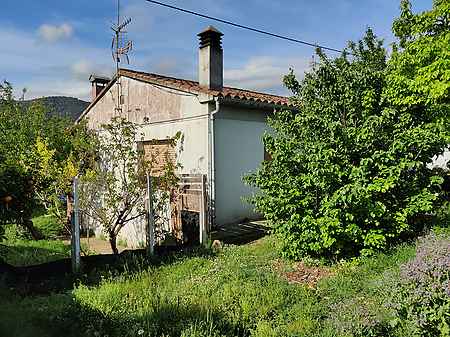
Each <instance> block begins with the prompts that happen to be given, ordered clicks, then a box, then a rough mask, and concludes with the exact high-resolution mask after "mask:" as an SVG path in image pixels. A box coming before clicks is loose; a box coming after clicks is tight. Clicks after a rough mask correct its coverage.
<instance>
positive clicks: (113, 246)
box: [109, 233, 119, 255]
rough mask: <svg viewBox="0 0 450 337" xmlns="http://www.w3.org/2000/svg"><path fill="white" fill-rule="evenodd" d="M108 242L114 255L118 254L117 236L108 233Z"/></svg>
mask: <svg viewBox="0 0 450 337" xmlns="http://www.w3.org/2000/svg"><path fill="white" fill-rule="evenodd" d="M109 244H110V245H111V249H112V251H113V253H114V254H115V255H117V254H119V250H118V249H117V236H116V235H114V234H111V233H109Z"/></svg>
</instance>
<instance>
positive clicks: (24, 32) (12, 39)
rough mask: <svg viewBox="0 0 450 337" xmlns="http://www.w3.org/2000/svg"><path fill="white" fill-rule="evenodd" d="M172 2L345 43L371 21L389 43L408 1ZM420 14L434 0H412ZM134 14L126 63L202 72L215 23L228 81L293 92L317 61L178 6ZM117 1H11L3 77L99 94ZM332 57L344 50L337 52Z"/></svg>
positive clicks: (50, 90)
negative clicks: (203, 49)
mask: <svg viewBox="0 0 450 337" xmlns="http://www.w3.org/2000/svg"><path fill="white" fill-rule="evenodd" d="M160 1H162V2H166V3H168V4H171V5H175V6H179V7H183V8H186V9H189V10H194V11H198V12H202V13H205V14H208V15H211V16H216V17H219V18H223V19H225V20H230V21H234V22H237V23H240V24H244V25H248V26H252V27H255V28H259V29H263V30H267V31H270V32H273V33H277V34H281V35H286V36H289V37H293V38H297V39H301V40H305V41H309V42H312V43H317V44H321V45H326V46H329V47H332V48H336V49H342V48H344V47H345V46H346V44H347V42H348V41H349V40H353V41H355V40H358V39H360V38H361V37H362V36H363V34H364V31H365V30H366V29H367V27H371V28H372V29H373V30H374V32H375V33H376V34H377V35H378V36H379V37H380V38H383V39H384V41H385V43H386V45H387V46H388V45H389V44H391V43H392V42H393V41H394V40H395V39H394V37H393V35H392V33H391V26H392V21H393V20H394V18H396V17H397V16H398V15H399V2H400V0H271V1H268V0H246V1H242V0H160ZM412 4H413V10H414V11H416V12H420V11H424V10H427V9H429V8H431V5H432V0H412ZM121 13H122V15H123V16H125V17H131V18H132V24H131V25H130V26H129V27H128V29H127V31H128V38H129V39H131V40H133V43H134V49H133V51H132V52H131V53H130V64H129V65H128V64H122V67H125V68H131V69H136V70H140V71H146V72H153V73H158V74H162V75H168V76H176V77H181V78H186V79H193V80H197V66H198V61H197V59H198V37H197V33H198V32H200V31H202V30H203V29H204V28H205V27H207V26H208V25H213V26H215V27H216V28H218V29H219V30H220V31H221V32H223V33H224V37H223V48H224V82H225V85H230V86H234V87H239V88H245V89H251V90H257V91H263V92H268V93H274V94H282V95H285V94H288V93H287V91H286V89H285V88H283V86H282V77H283V75H285V74H286V73H287V72H288V71H289V68H293V69H294V70H295V73H296V74H297V76H298V77H299V78H301V77H302V76H303V74H304V72H305V71H307V70H308V68H309V67H310V65H311V62H312V60H313V55H314V50H313V48H311V47H307V46H304V45H299V44H295V43H292V42H288V41H283V40H278V39H275V38H270V37H267V36H264V35H260V34H257V33H253V32H248V31H245V30H240V29H238V28H234V27H230V26H226V25H224V24H221V23H217V22H212V21H209V20H206V19H202V18H198V17H194V16H190V15H187V14H183V13H178V12H174V11H172V10H170V9H167V8H163V7H158V6H156V5H153V4H150V3H148V2H146V1H145V0H121ZM116 17H117V0H77V1H61V0H39V1H35V0H1V10H0V81H3V80H7V81H9V82H10V83H12V84H13V86H14V88H15V92H16V95H17V96H20V95H21V94H22V89H23V88H26V89H27V91H26V96H25V97H26V98H27V99H30V98H35V97H42V96H60V95H63V96H72V97H77V98H80V99H84V100H89V99H90V97H89V93H90V83H89V81H88V78H89V75H90V74H92V73H95V74H98V75H106V76H112V75H113V73H114V63H113V59H112V56H111V40H112V30H111V28H110V27H111V24H112V22H113V21H115V20H116V19H115V18H116ZM328 54H329V55H330V56H331V57H333V56H336V53H332V52H331V53H328Z"/></svg>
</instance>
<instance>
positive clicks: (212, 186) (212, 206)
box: [208, 97, 220, 231]
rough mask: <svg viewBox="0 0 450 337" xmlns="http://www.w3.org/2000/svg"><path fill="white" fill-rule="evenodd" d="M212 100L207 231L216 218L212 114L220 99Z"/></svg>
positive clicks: (214, 112) (216, 111) (216, 109)
mask: <svg viewBox="0 0 450 337" xmlns="http://www.w3.org/2000/svg"><path fill="white" fill-rule="evenodd" d="M214 101H215V103H216V108H215V110H213V111H211V112H210V113H209V120H208V145H209V146H208V147H209V149H208V157H209V158H208V162H209V165H208V166H209V172H208V178H209V179H208V180H209V181H208V185H209V200H208V201H209V207H208V216H209V221H208V222H209V231H210V230H211V229H212V227H213V225H214V224H215V218H216V206H215V201H216V188H215V181H216V165H215V159H216V158H215V151H214V150H215V143H214V138H215V137H214V115H215V114H216V113H218V112H219V110H220V101H219V98H218V97H215V98H214Z"/></svg>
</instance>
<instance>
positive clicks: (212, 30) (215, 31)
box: [197, 26, 223, 36]
mask: <svg viewBox="0 0 450 337" xmlns="http://www.w3.org/2000/svg"><path fill="white" fill-rule="evenodd" d="M205 34H217V35H219V36H223V33H222V32H220V31H219V30H218V29H217V28H216V27H214V26H208V27H206V28H205V29H204V30H202V31H201V32H200V33H198V34H197V36H202V35H205Z"/></svg>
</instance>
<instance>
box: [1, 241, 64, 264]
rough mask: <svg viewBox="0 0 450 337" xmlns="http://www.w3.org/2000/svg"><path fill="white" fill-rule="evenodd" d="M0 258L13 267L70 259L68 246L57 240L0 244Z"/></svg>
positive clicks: (4, 242) (5, 242)
mask: <svg viewBox="0 0 450 337" xmlns="http://www.w3.org/2000/svg"><path fill="white" fill-rule="evenodd" d="M0 257H1V258H2V259H3V260H5V261H6V262H7V263H9V264H12V265H14V266H27V265H34V264H39V263H44V262H49V261H55V260H59V259H62V258H66V257H70V245H67V244H65V243H64V242H62V241H58V240H39V241H32V240H25V239H16V240H14V241H9V240H8V241H3V242H0Z"/></svg>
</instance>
